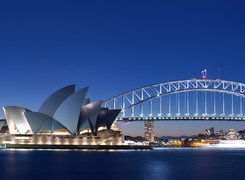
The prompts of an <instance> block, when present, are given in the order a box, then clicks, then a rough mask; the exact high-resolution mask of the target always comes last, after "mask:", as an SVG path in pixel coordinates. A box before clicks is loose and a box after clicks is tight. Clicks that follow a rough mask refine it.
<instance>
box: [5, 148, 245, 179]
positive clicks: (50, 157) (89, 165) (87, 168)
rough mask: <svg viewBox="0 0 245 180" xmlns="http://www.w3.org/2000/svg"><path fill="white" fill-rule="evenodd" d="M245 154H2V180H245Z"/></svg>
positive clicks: (235, 151)
mask: <svg viewBox="0 0 245 180" xmlns="http://www.w3.org/2000/svg"><path fill="white" fill-rule="evenodd" d="M244 177H245V149H244V150H242V149H233V150H232V149H229V150H227V149H215V150H214V149H212V150H210V149H160V150H153V151H79V150H77V151H64V150H63V151H47V150H46V151H44V150H35V151H34V150H27V151H26V150H0V179H1V180H2V179H14V180H15V179H16V180H19V179H25V180H27V179H33V180H36V179H37V180H41V179H42V180H44V179H53V180H56V179H66V180H70V179H74V180H78V179H79V180H80V179H84V180H90V179H91V180H92V179H96V180H104V179H105V180H109V179H113V180H118V179H119V180H120V179H123V180H131V179H132V180H134V179H137V180H138V179H139V180H144V179H145V180H161V179H162V180H164V179H167V180H171V179H205V180H210V179H217V180H218V179H220V180H225V179H229V180H231V179H244Z"/></svg>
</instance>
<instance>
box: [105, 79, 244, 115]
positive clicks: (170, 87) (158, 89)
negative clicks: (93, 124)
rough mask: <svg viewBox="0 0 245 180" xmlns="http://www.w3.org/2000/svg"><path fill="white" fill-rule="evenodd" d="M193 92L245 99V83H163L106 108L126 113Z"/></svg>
mask: <svg viewBox="0 0 245 180" xmlns="http://www.w3.org/2000/svg"><path fill="white" fill-rule="evenodd" d="M191 91H201V92H218V93H225V94H230V95H235V96H238V97H241V98H245V84H244V83H240V82H234V81H227V80H221V79H190V80H179V81H169V82H161V83H157V84H152V85H148V86H144V87H141V88H137V89H134V90H131V91H128V92H126V93H122V94H120V95H117V96H115V97H113V98H111V99H108V100H106V101H105V102H104V106H105V107H107V108H109V109H122V112H125V110H127V109H130V108H132V109H134V106H136V105H140V104H142V103H143V102H146V101H151V100H153V99H155V98H159V97H161V96H165V95H170V94H174V93H182V92H191Z"/></svg>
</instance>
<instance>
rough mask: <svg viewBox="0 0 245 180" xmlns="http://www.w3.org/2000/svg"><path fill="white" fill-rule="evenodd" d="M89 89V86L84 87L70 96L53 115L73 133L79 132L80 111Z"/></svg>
mask: <svg viewBox="0 0 245 180" xmlns="http://www.w3.org/2000/svg"><path fill="white" fill-rule="evenodd" d="M87 91H88V87H86V88H83V89H81V90H79V91H77V92H75V93H74V94H72V95H71V96H69V97H68V98H67V99H66V100H65V101H64V102H63V103H62V104H61V105H60V106H59V108H58V109H57V111H56V112H55V114H54V116H53V117H54V119H56V120H57V121H58V122H59V123H60V124H62V125H63V126H64V127H66V129H67V130H68V131H69V132H70V133H71V134H75V133H76V132H77V127H78V121H79V116H80V111H81V107H82V105H83V102H84V98H85V96H86V93H87Z"/></svg>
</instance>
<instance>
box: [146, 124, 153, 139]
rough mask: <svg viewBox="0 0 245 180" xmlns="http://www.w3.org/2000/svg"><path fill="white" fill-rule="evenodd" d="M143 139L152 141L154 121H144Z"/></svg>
mask: <svg viewBox="0 0 245 180" xmlns="http://www.w3.org/2000/svg"><path fill="white" fill-rule="evenodd" d="M144 128H145V129H144V132H145V139H146V140H147V141H149V142H154V121H145V127H144Z"/></svg>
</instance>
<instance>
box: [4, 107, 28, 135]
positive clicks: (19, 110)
mask: <svg viewBox="0 0 245 180" xmlns="http://www.w3.org/2000/svg"><path fill="white" fill-rule="evenodd" d="M3 110H4V113H5V117H6V121H7V123H8V127H9V132H10V134H26V133H31V127H30V125H29V123H28V121H27V119H26V117H25V116H24V113H25V112H27V111H29V112H30V110H28V109H26V108H24V107H18V106H6V107H4V108H3Z"/></svg>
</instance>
